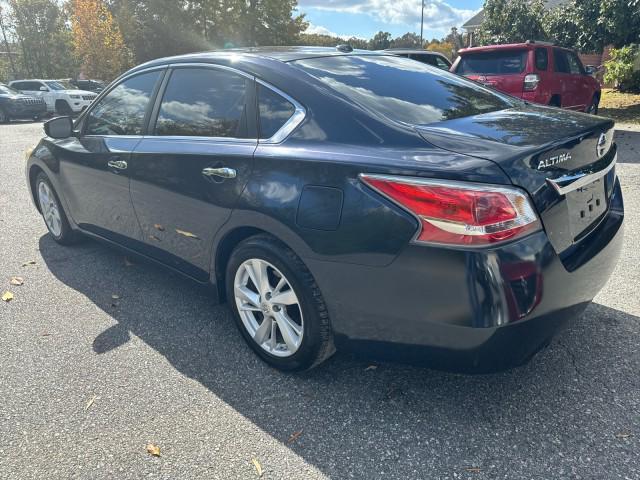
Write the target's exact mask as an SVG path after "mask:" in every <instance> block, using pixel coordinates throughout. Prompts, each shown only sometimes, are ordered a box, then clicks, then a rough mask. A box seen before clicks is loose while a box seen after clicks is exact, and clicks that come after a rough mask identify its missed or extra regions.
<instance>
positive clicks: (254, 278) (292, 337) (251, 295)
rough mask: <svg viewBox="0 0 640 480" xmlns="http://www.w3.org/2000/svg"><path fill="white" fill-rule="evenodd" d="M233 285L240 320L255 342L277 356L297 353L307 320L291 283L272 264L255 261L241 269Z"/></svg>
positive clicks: (260, 260) (241, 266) (254, 259)
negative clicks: (304, 318)
mask: <svg viewBox="0 0 640 480" xmlns="http://www.w3.org/2000/svg"><path fill="white" fill-rule="evenodd" d="M233 285H234V298H235V302H236V306H237V308H238V313H239V314H240V319H241V320H242V324H243V325H244V327H245V329H246V330H247V332H248V333H249V335H250V336H251V338H253V341H254V342H256V343H257V344H258V345H260V347H261V348H262V349H263V350H265V351H267V352H268V353H270V354H272V355H274V356H277V357H290V356H291V355H293V354H294V353H296V351H298V349H299V348H300V345H301V343H302V337H303V332H304V320H303V316H302V308H301V306H300V301H299V300H298V296H297V295H296V293H295V291H294V290H293V287H292V286H291V283H290V282H289V280H287V278H286V277H285V276H284V275H283V274H282V273H281V272H280V271H279V270H278V269H277V268H276V267H274V266H273V265H272V264H270V263H269V262H267V261H265V260H262V259H259V258H251V259H249V260H246V261H245V262H243V263H242V264H241V265H240V266H239V267H238V269H237V271H236V274H235V279H234V284H233Z"/></svg>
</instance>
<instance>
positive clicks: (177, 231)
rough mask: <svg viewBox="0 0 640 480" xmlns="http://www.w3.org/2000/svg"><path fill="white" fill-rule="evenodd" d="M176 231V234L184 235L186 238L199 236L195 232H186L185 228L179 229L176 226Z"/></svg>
mask: <svg viewBox="0 0 640 480" xmlns="http://www.w3.org/2000/svg"><path fill="white" fill-rule="evenodd" d="M176 233H177V234H178V235H184V236H185V237H187V238H199V237H198V236H197V235H196V234H195V233H191V232H187V231H185V230H180V229H179V228H176Z"/></svg>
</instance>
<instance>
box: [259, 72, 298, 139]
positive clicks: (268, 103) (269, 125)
mask: <svg viewBox="0 0 640 480" xmlns="http://www.w3.org/2000/svg"><path fill="white" fill-rule="evenodd" d="M258 107H259V109H260V138H271V137H273V136H274V135H275V134H276V132H277V131H278V130H280V129H281V128H282V127H283V126H284V124H285V123H287V120H289V119H290V118H291V116H292V115H293V113H294V112H295V110H296V108H295V106H294V105H293V103H291V102H290V101H289V100H287V99H286V98H284V97H283V96H282V95H279V94H277V93H276V92H274V91H273V90H271V89H270V88H267V87H264V86H263V85H258Z"/></svg>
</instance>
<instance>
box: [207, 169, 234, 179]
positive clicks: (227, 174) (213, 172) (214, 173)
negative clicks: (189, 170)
mask: <svg viewBox="0 0 640 480" xmlns="http://www.w3.org/2000/svg"><path fill="white" fill-rule="evenodd" d="M202 175H204V176H205V177H220V178H236V175H237V172H236V170H235V168H227V167H220V168H211V167H207V168H204V169H203V170H202Z"/></svg>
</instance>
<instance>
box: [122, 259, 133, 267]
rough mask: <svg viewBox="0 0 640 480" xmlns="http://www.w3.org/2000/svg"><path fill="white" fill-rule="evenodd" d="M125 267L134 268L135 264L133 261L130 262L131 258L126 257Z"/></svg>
mask: <svg viewBox="0 0 640 480" xmlns="http://www.w3.org/2000/svg"><path fill="white" fill-rule="evenodd" d="M124 266H125V267H131V266H133V262H132V261H131V260H129V257H124Z"/></svg>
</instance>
